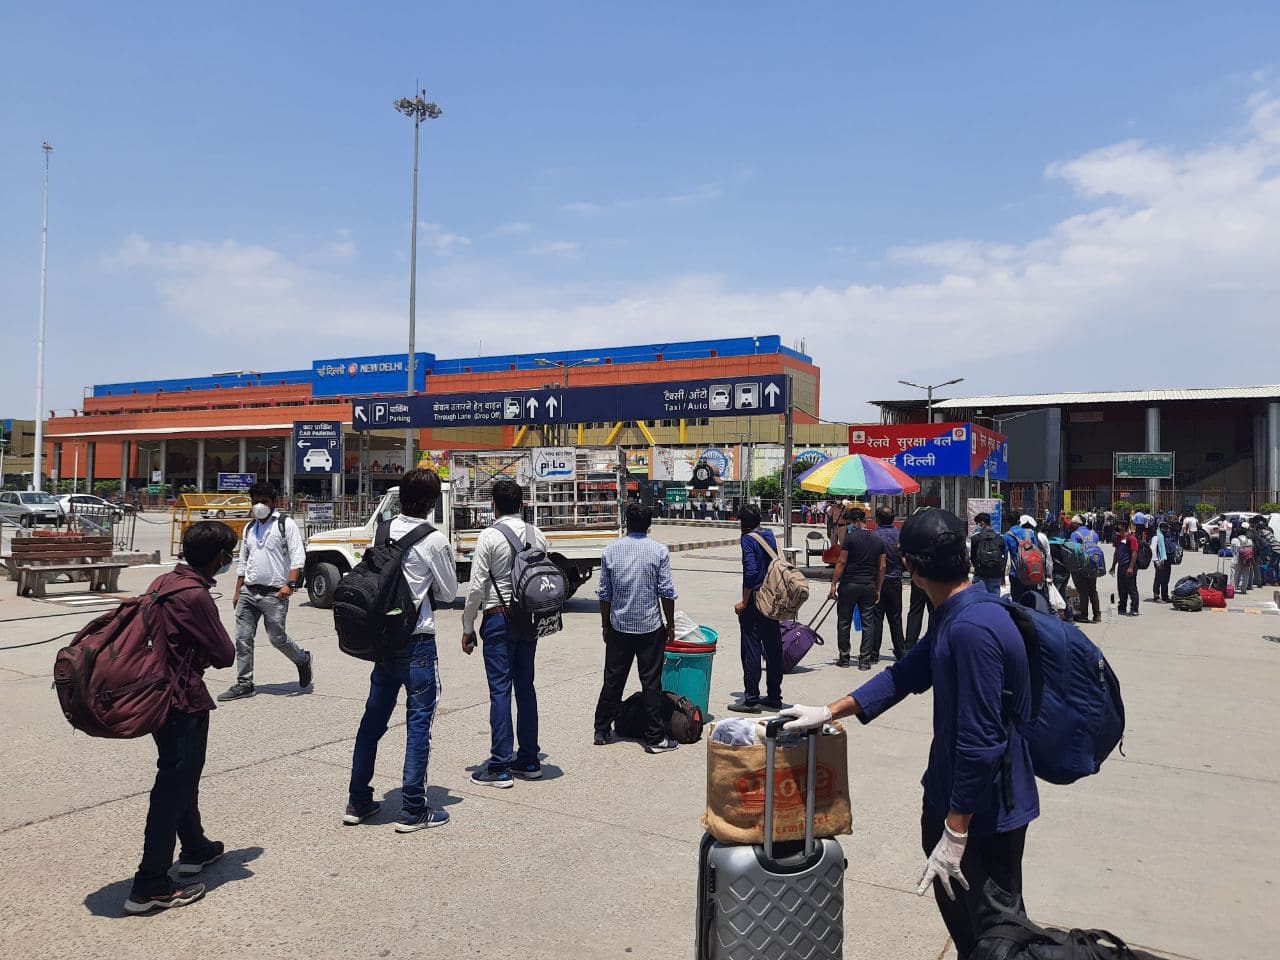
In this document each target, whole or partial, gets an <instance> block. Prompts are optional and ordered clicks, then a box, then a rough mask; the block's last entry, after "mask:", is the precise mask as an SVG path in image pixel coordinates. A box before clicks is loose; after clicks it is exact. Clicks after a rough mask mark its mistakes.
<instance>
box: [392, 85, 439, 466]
mask: <svg viewBox="0 0 1280 960" xmlns="http://www.w3.org/2000/svg"><path fill="white" fill-rule="evenodd" d="M395 108H396V109H397V110H399V111H400V112H401V113H403V114H404V115H405V116H406V117H410V118H411V119H412V120H413V211H412V219H411V220H410V226H409V364H408V366H409V386H408V390H407V393H408V395H409V396H413V392H414V383H415V380H414V372H415V371H414V366H415V363H416V360H417V355H416V353H415V350H416V349H417V346H416V340H417V302H418V141H419V139H420V133H421V130H422V121H424V120H436V119H438V118H439V117H440V116H441V115H442V114H443V112H444V111H442V110H441V109H440V108H439V107H438V106H437V105H436V104H434V103H432V102H430V101H428V100H427V91H426V90H419V91H418V95H417V96H416V97H414V98H413V99H412V100H410V99H409V98H408V97H401V98H400V99H399V100H397V101H396V102H395ZM404 448H405V469H406V470H408V469H410V463H409V461H410V460H412V459H413V430H412V428H411V429H408V430H406V431H405V432H404Z"/></svg>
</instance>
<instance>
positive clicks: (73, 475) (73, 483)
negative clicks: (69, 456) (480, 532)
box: [71, 441, 80, 493]
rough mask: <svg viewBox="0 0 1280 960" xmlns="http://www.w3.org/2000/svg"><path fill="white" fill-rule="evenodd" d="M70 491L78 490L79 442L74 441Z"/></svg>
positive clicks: (75, 491) (76, 491)
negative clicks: (74, 449)
mask: <svg viewBox="0 0 1280 960" xmlns="http://www.w3.org/2000/svg"><path fill="white" fill-rule="evenodd" d="M71 492H72V493H79V492H80V442H79V441H77V442H76V456H75V467H74V468H73V469H72V471H71Z"/></svg>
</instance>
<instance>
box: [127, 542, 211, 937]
mask: <svg viewBox="0 0 1280 960" xmlns="http://www.w3.org/2000/svg"><path fill="white" fill-rule="evenodd" d="M235 546H236V535H235V532H234V531H233V530H232V529H231V528H230V527H228V526H227V525H226V524H223V523H217V522H214V521H212V520H205V521H202V522H200V523H197V524H194V525H192V526H190V527H188V528H187V532H186V533H185V534H183V536H182V558H183V560H185V561H186V562H185V563H179V564H178V565H177V566H176V567H175V568H174V570H173V572H172V573H166V574H165V575H164V576H162V577H160V578H158V579H157V580H156V581H155V582H154V583H153V584H152V585H151V586H150V587H149V588H148V590H147V592H148V593H149V594H157V595H159V594H163V596H162V597H161V599H159V600H158V602H157V603H156V606H155V609H158V610H159V611H160V614H161V616H160V618H159V626H160V628H161V629H162V630H163V631H164V633H163V635H164V636H167V637H168V638H169V657H170V663H171V665H172V668H173V679H174V685H173V690H174V698H173V704H172V706H171V707H170V709H169V716H168V719H167V720H166V721H165V722H164V724H163V726H161V727H160V729H158V730H156V731H155V733H153V734H152V737H153V738H154V739H155V742H156V749H157V750H158V752H159V757H158V759H157V760H156V782H155V785H154V786H153V787H152V788H151V804H150V806H149V807H148V809H147V826H146V832H145V834H144V839H143V844H142V862H141V863H140V864H139V865H138V872H137V873H136V874H134V877H133V889H132V890H131V891H130V893H129V899H128V900H126V901H125V903H124V909H125V912H126V913H149V912H150V911H152V910H159V909H166V908H168V907H184V906H186V905H187V904H189V903H193V902H195V901H196V900H199V899H200V898H201V897H203V896H204V884H201V883H191V882H187V881H186V878H189V877H194V876H197V875H198V874H199V873H200V872H201V871H202V870H203V869H204V868H205V867H207V866H209V864H211V863H213V862H214V861H215V860H217V859H218V858H219V857H221V856H222V851H223V847H222V843H221V842H220V841H216V840H210V839H209V838H208V837H206V836H205V833H204V827H203V826H202V825H201V823H200V806H199V791H200V774H201V772H202V771H203V770H204V759H205V747H206V745H207V744H208V741H209V711H210V710H212V709H214V702H213V698H212V697H211V696H209V690H208V688H207V687H206V686H205V685H204V677H203V674H204V671H205V668H206V667H217V668H219V669H221V668H223V667H229V666H231V664H232V663H234V662H235V657H236V651H235V647H234V646H232V644H231V638H230V637H229V636H227V631H226V630H225V629H224V628H223V626H222V622H221V620H219V619H218V608H217V606H216V605H215V604H214V602H213V598H212V597H211V596H210V595H209V590H210V588H212V587H213V585H214V581H213V578H214V576H215V575H217V574H221V573H225V572H226V571H227V570H228V569H229V568H230V566H231V561H232V560H233V559H235ZM175 837H176V838H177V839H178V840H180V841H181V843H182V847H181V850H180V852H179V855H178V878H179V882H177V883H174V882H173V881H172V880H170V879H169V868H170V867H171V866H172V865H173V845H174V838H175Z"/></svg>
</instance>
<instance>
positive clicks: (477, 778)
mask: <svg viewBox="0 0 1280 960" xmlns="http://www.w3.org/2000/svg"><path fill="white" fill-rule="evenodd" d="M471 782H472V783H475V784H478V785H479V786H482V787H497V788H498V789H499V790H510V789H511V788H512V787H514V786H515V783H516V781H515V777H513V776H511V774H510V773H508V772H507V771H506V770H490V769H489V768H488V767H481V768H480V769H479V770H477V771H476V772H475V773H473V774H472V775H471Z"/></svg>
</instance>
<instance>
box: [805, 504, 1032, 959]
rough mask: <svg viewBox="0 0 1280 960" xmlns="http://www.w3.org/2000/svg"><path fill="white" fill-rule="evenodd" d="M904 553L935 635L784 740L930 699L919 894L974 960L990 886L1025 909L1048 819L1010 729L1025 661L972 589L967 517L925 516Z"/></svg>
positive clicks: (1026, 755)
mask: <svg viewBox="0 0 1280 960" xmlns="http://www.w3.org/2000/svg"><path fill="white" fill-rule="evenodd" d="M900 546H901V550H902V563H903V566H904V568H905V569H906V570H907V572H908V573H909V574H910V575H911V578H912V580H913V581H914V582H915V584H916V585H917V586H919V587H920V588H921V589H922V590H924V591H925V592H926V593H928V595H929V599H930V601H931V602H932V603H933V605H934V616H933V617H932V618H931V623H930V625H929V630H928V632H927V633H926V634H925V635H924V637H923V638H921V641H920V642H919V643H918V644H917V645H916V646H915V647H913V648H912V649H911V650H910V651H908V653H907V655H906V656H905V657H903V658H902V660H900V661H899V662H897V663H895V664H893V665H892V666H890V667H889V668H888V669H887V670H885V671H883V672H882V673H880V674H879V675H878V676H876V677H874V678H873V679H872V680H870V681H869V682H868V683H865V684H863V685H862V686H861V687H859V688H858V689H857V690H855V691H854V692H853V693H852V694H850V695H849V696H847V697H842V698H841V699H839V700H837V701H835V702H834V703H832V704H830V705H828V706H826V707H806V706H801V705H799V704H797V705H796V706H794V707H790V708H788V709H787V710H784V711H782V714H783V716H789V717H792V718H794V719H793V720H792V722H791V723H788V724H787V729H788V730H805V729H810V728H812V727H816V726H819V725H821V724H823V723H826V722H827V721H828V720H830V719H831V718H832V717H847V716H856V717H857V718H858V719H859V720H860V721H861V722H863V723H868V722H870V721H871V720H873V719H875V718H876V717H878V716H879V715H880V714H882V713H884V712H885V711H886V710H888V709H889V708H890V707H893V706H895V705H896V704H898V703H900V702H901V701H902V700H903V699H905V698H906V696H907V695H908V694H912V693H924V692H925V691H926V690H930V689H932V690H933V742H932V744H931V745H930V748H929V765H928V767H927V768H926V769H925V773H924V777H923V779H922V780H921V783H922V785H923V787H924V811H923V813H922V815H921V818H920V826H921V843H922V847H923V849H924V852H925V854H926V856H927V857H928V860H927V862H926V864H925V869H924V873H923V874H922V875H921V878H920V885H919V887H918V889H917V892H918V893H919V894H921V895H922V896H923V895H924V892H925V891H926V890H928V889H929V888H930V886H932V887H933V891H934V898H935V899H936V900H937V903H938V909H939V912H940V913H941V914H942V920H943V922H944V923H945V924H946V925H947V930H948V931H949V932H950V933H951V937H952V939H953V940H954V941H955V944H956V952H957V954H958V956H959V960H968V957H969V955H970V953H971V952H972V951H973V949H974V946H975V945H976V944H977V941H978V938H979V937H980V936H981V934H982V931H983V929H984V928H985V926H987V921H988V919H989V916H990V914H989V913H987V912H985V911H986V909H987V908H989V906H990V903H989V901H988V900H986V899H984V897H983V892H984V887H985V885H986V882H987V881H988V880H990V881H992V883H994V884H995V885H996V886H997V887H998V888H1000V889H1001V890H1003V891H1004V894H1005V896H1001V897H999V901H1000V902H1002V903H1004V904H1005V905H1006V906H1011V907H1013V908H1015V909H1020V908H1021V907H1022V852H1023V846H1024V843H1025V841H1026V833H1027V824H1029V823H1030V822H1031V821H1032V820H1034V819H1035V818H1036V817H1037V816H1039V813H1040V801H1039V796H1038V794H1037V792H1036V783H1035V774H1034V771H1033V770H1032V767H1031V752H1030V749H1029V747H1028V745H1027V743H1026V741H1024V740H1023V739H1022V736H1021V735H1020V734H1019V732H1018V729H1017V726H1016V725H1015V724H1014V723H1012V722H1010V719H1011V718H1010V715H1012V717H1017V718H1021V719H1024V720H1025V719H1026V718H1028V717H1029V715H1030V712H1031V679H1030V673H1029V671H1028V666H1027V652H1026V646H1025V645H1024V643H1023V640H1022V637H1021V635H1020V634H1019V633H1018V630H1017V628H1016V627H1015V626H1014V624H1013V620H1012V619H1011V618H1010V616H1009V614H1008V612H1007V611H1006V610H1005V608H1004V606H1003V604H1002V603H1001V602H1000V600H999V599H998V598H996V597H993V596H991V594H989V593H987V592H986V591H985V590H983V589H981V588H980V587H978V588H974V587H973V586H972V585H971V584H970V583H969V582H968V571H969V566H968V558H967V556H966V551H965V526H964V523H963V522H962V521H961V520H960V518H959V517H957V516H956V515H955V514H953V513H951V512H949V511H947V510H927V511H925V512H923V513H920V514H917V515H916V516H913V517H911V518H909V519H908V520H907V521H906V523H904V524H903V525H902V530H901V534H900ZM1006 690H1007V691H1009V697H1008V699H1007V700H1006V697H1005V695H1004V693H1003V691H1006ZM1006 711H1008V712H1006ZM952 881H954V882H955V883H954V885H953V883H952Z"/></svg>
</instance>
